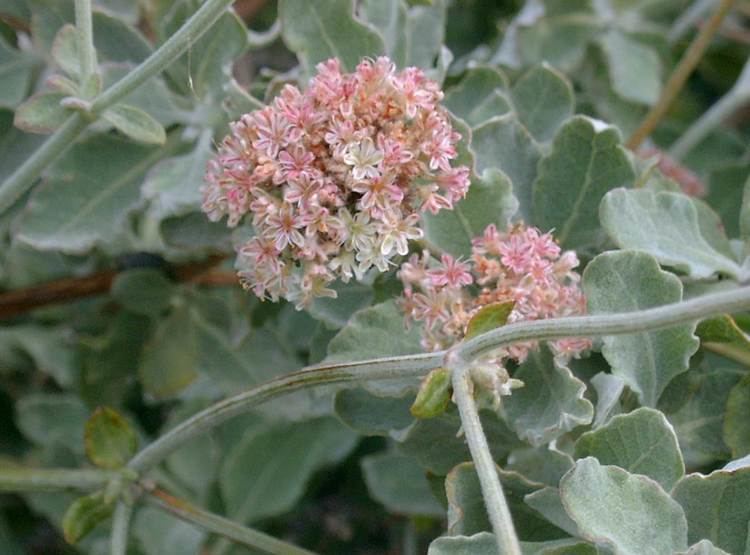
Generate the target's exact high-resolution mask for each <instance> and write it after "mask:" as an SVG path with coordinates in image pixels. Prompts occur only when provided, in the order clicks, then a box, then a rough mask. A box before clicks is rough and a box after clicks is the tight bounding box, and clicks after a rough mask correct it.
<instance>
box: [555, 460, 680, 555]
mask: <svg viewBox="0 0 750 555" xmlns="http://www.w3.org/2000/svg"><path fill="white" fill-rule="evenodd" d="M560 495H561V497H562V501H563V505H564V506H565V510H566V511H567V512H568V514H569V515H570V517H571V518H572V519H573V520H574V521H575V522H576V524H577V525H578V528H579V529H580V531H581V533H582V535H583V537H584V538H586V539H588V540H590V541H595V542H597V543H605V544H607V545H608V546H610V547H612V548H613V549H614V550H615V552H616V553H618V554H621V555H646V554H653V555H657V554H661V553H674V552H675V551H684V550H685V549H687V545H688V544H687V535H688V534H687V528H688V527H687V521H686V519H685V513H684V512H683V511H682V507H680V505H678V504H677V503H676V502H675V501H674V500H673V499H672V498H670V497H669V495H668V494H667V493H666V492H665V491H664V490H663V489H662V488H661V487H660V486H659V484H657V483H656V482H654V481H653V480H651V479H650V478H646V477H645V476H638V475H633V474H630V473H628V472H627V471H625V470H623V469H621V468H618V467H616V466H602V465H600V464H599V463H598V462H597V460H596V459H595V458H593V457H587V458H585V459H581V460H579V461H577V462H576V465H575V467H574V468H573V469H572V470H571V471H570V472H568V473H567V474H566V475H565V476H564V477H563V479H562V481H561V482H560ZM624 523H627V526H623V524H624Z"/></svg>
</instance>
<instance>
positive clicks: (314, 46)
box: [279, 0, 385, 77]
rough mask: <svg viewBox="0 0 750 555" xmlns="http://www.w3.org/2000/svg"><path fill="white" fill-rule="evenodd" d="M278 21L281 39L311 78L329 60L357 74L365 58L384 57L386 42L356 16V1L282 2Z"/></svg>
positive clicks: (287, 0) (302, 0) (317, 0)
mask: <svg viewBox="0 0 750 555" xmlns="http://www.w3.org/2000/svg"><path fill="white" fill-rule="evenodd" d="M279 19H280V20H281V25H282V31H281V36H282V37H283V39H284V42H285V43H286V45H287V46H288V47H289V49H290V50H291V51H292V52H294V53H295V54H297V57H298V58H299V60H300V63H301V64H302V67H303V68H304V71H305V73H306V75H307V76H308V77H309V76H310V75H311V74H312V72H313V69H314V67H315V65H316V64H318V63H320V62H322V61H325V60H327V59H329V58H338V59H339V61H340V62H341V65H342V68H343V69H344V71H354V69H355V68H356V66H357V64H358V63H359V62H360V61H361V60H362V58H364V57H366V56H373V57H374V56H379V55H381V54H384V53H385V45H384V43H383V38H382V37H381V36H380V35H379V34H378V33H377V31H375V29H373V28H372V27H371V26H370V25H367V24H365V23H362V22H361V21H359V20H358V19H357V18H356V17H355V16H354V2H353V0H281V1H280V2H279Z"/></svg>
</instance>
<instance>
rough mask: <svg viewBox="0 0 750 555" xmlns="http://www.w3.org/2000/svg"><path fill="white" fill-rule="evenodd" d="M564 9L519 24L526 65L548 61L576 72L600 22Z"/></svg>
mask: <svg viewBox="0 0 750 555" xmlns="http://www.w3.org/2000/svg"><path fill="white" fill-rule="evenodd" d="M565 11H566V12H567V13H564V14H555V15H551V14H548V15H550V17H545V18H543V19H541V20H540V21H537V22H535V23H534V25H529V26H523V27H521V28H519V30H518V39H517V46H516V49H517V51H518V53H519V54H520V57H521V61H522V62H523V64H524V65H530V64H534V63H540V62H542V61H546V62H548V63H550V64H551V65H552V66H554V67H556V68H558V69H559V70H561V71H563V72H565V73H568V74H570V73H573V72H575V70H576V69H577V68H578V66H579V65H580V63H581V61H582V60H583V58H584V56H585V54H586V47H587V45H588V43H589V42H590V41H591V40H592V39H593V38H594V36H595V35H596V34H597V33H598V32H599V30H600V29H599V27H600V25H601V22H600V21H599V20H597V18H595V17H592V16H591V15H589V14H586V13H570V12H572V11H573V10H570V9H569V8H568V9H566V10H565Z"/></svg>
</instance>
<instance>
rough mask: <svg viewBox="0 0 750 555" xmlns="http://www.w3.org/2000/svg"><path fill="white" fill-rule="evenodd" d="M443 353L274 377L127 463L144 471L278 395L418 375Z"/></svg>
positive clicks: (323, 367) (218, 405) (437, 363)
mask: <svg viewBox="0 0 750 555" xmlns="http://www.w3.org/2000/svg"><path fill="white" fill-rule="evenodd" d="M443 354H444V353H442V352H440V353H428V354H421V355H408V356H400V357H392V358H381V359H376V360H364V361H361V362H352V363H347V364H329V365H320V366H312V367H309V368H306V369H303V370H300V371H298V372H293V373H291V374H287V375H286V376H281V377H278V378H276V379H274V380H271V381H270V382H267V383H265V384H263V385H260V386H258V387H255V388H253V389H250V390H248V391H245V392H243V393H240V394H238V395H235V396H233V397H229V398H228V399H225V400H223V401H220V402H218V403H216V404H215V405H212V406H210V407H208V408H207V409H205V410H203V411H201V412H199V413H197V414H195V415H194V416H192V417H191V418H189V419H188V420H186V421H185V422H183V423H182V424H180V425H178V426H176V427H174V428H172V429H171V430H169V431H168V432H167V433H166V434H164V435H163V436H161V437H160V438H159V439H157V440H156V441H154V442H153V443H152V444H151V445H148V446H147V447H145V448H144V449H143V450H142V451H141V452H140V453H138V454H137V455H136V456H135V457H134V458H133V459H132V460H131V461H130V463H129V464H128V466H129V467H130V468H132V469H133V470H135V471H136V472H144V471H146V470H148V469H149V468H151V467H152V466H154V465H155V464H158V463H159V462H160V461H161V460H162V459H164V457H166V456H167V455H169V454H170V453H171V452H172V451H174V450H175V449H177V448H178V447H179V446H180V445H182V444H183V443H185V442H186V441H188V440H190V439H192V438H194V437H196V436H198V435H200V434H202V433H204V432H205V431H207V430H210V429H212V428H215V427H216V426H218V425H220V424H222V423H223V422H226V421H227V420H229V419H230V418H232V417H234V416H237V415H240V414H243V413H245V412H248V411H250V410H252V409H253V408H255V407H256V406H257V405H259V404H260V403H264V402H266V401H269V400H270V399H273V398H275V397H278V396H280V395H284V394H286V393H291V392H292V391H297V390H299V389H304V388H307V387H314V386H318V385H330V384H337V383H348V382H359V381H366V380H388V379H398V378H405V377H409V376H421V375H423V374H424V373H426V372H427V371H428V370H431V369H433V368H437V367H438V366H440V364H441V363H442V358H443Z"/></svg>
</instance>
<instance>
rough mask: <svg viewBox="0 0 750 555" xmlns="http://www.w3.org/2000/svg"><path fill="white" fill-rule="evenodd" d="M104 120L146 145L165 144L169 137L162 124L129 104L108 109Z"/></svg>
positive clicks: (116, 105) (104, 114) (103, 116)
mask: <svg viewBox="0 0 750 555" xmlns="http://www.w3.org/2000/svg"><path fill="white" fill-rule="evenodd" d="M102 119H104V120H106V121H108V122H109V123H111V124H112V125H113V126H114V127H115V129H117V130H118V131H120V132H121V133H123V134H124V135H126V136H127V137H130V138H131V139H133V140H134V141H138V142H141V143H146V144H157V145H161V144H164V141H166V140H167V135H166V133H165V132H164V128H163V127H162V126H161V124H160V123H159V122H158V121H156V120H155V119H154V118H152V117H151V116H150V115H148V114H147V113H146V112H144V111H143V110H141V109H140V108H136V107H134V106H128V105H127V104H115V105H114V106H112V107H111V108H107V109H106V110H105V111H104V113H103V114H102Z"/></svg>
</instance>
